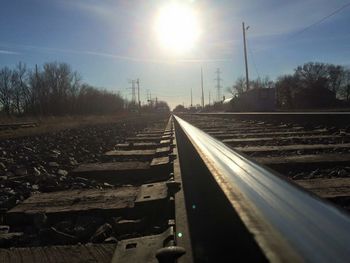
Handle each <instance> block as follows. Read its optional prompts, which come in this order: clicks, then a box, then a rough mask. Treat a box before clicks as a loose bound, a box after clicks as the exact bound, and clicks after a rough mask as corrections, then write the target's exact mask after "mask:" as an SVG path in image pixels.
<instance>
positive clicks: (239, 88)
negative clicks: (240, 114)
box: [227, 77, 246, 96]
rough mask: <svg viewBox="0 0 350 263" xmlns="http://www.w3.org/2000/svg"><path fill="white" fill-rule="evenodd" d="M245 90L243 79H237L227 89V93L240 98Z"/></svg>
mask: <svg viewBox="0 0 350 263" xmlns="http://www.w3.org/2000/svg"><path fill="white" fill-rule="evenodd" d="M245 89H246V85H245V78H243V77H239V78H238V79H237V80H236V82H235V84H233V85H232V87H230V88H227V92H229V93H231V94H232V96H240V95H241V94H242V93H243V92H244V91H245Z"/></svg>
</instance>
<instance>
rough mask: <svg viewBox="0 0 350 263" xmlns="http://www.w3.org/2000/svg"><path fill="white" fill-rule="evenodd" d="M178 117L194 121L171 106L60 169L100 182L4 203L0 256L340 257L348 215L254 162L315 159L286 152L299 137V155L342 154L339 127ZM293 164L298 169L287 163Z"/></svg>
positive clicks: (344, 254)
mask: <svg viewBox="0 0 350 263" xmlns="http://www.w3.org/2000/svg"><path fill="white" fill-rule="evenodd" d="M184 119H186V120H188V121H189V122H190V123H192V124H195V125H196V126H197V127H199V128H200V129H198V128H196V127H194V126H192V125H191V124H189V123H188V122H186V121H185V120H183V119H181V118H179V117H177V116H173V117H171V118H170V119H169V121H168V123H167V125H166V126H165V127H164V126H163V127H162V125H158V126H154V127H149V128H147V129H145V130H143V131H140V132H139V133H138V134H136V135H135V136H133V137H129V138H126V139H125V142H123V143H119V144H117V145H116V146H115V148H114V149H111V150H110V151H108V152H106V153H105V156H104V160H103V162H101V163H88V164H82V165H80V166H79V167H77V168H76V169H74V170H72V171H70V173H69V175H68V176H74V177H75V178H81V179H80V180H82V181H84V180H96V181H99V182H104V183H105V187H104V188H103V189H85V190H81V189H79V190H76V189H72V190H68V191H58V192H49V193H40V194H36V195H32V196H31V197H29V198H28V199H26V200H25V201H24V202H22V203H20V204H18V205H17V206H15V207H14V208H12V209H10V210H9V211H7V212H6V213H4V214H3V223H4V225H3V226H1V229H0V230H1V231H2V232H1V234H0V242H2V241H5V239H6V238H7V241H8V240H14V244H16V245H11V248H3V249H0V262H73V263H74V262H179V263H182V262H232V261H237V262H330V261H335V262H347V261H348V259H349V258H350V250H349V248H348V247H349V246H348V244H349V241H350V235H349V234H350V219H349V217H348V215H347V214H346V213H345V212H343V211H341V210H339V209H338V208H336V207H334V206H333V205H331V204H330V203H328V202H327V201H324V200H323V199H320V198H318V197H316V196H315V195H313V194H310V192H308V191H306V190H305V189H304V188H308V187H307V184H306V183H305V184H304V185H303V184H302V183H299V184H300V185H302V186H303V188H301V187H299V186H297V185H295V184H294V183H291V182H290V181H287V180H286V179H285V178H283V177H282V176H280V175H276V174H275V172H273V171H271V170H269V169H266V168H264V166H261V165H260V164H258V163H259V162H260V163H263V164H264V165H267V166H270V167H273V169H275V170H279V171H281V172H283V171H285V169H288V171H289V172H290V171H291V167H292V168H293V169H294V170H295V172H294V170H293V174H292V173H289V174H288V176H289V177H290V178H293V176H296V175H298V173H299V177H300V173H302V172H304V173H307V171H309V170H310V169H311V170H312V169H313V167H315V166H317V165H319V163H320V162H318V163H317V161H319V160H316V161H315V159H312V158H311V157H305V156H304V155H303V156H304V157H305V158H306V161H305V160H304V159H305V158H302V159H303V160H304V161H303V162H304V163H303V162H302V161H301V160H295V161H294V163H293V161H291V160H292V159H291V158H290V157H291V156H294V155H295V153H296V152H297V151H300V145H304V148H303V152H302V153H307V156H311V155H315V154H314V153H315V151H325V152H326V154H328V155H327V156H328V157H327V158H329V155H331V154H333V155H336V154H335V153H338V152H337V151H338V150H339V151H340V152H341V153H342V156H345V155H346V153H347V149H348V148H347V147H349V144H350V141H349V142H348V141H347V135H345V136H344V134H343V135H340V134H339V136H338V135H336V134H334V131H333V133H332V132H331V131H330V130H329V129H328V130H327V129H325V127H315V128H311V129H310V128H309V129H304V127H302V126H299V125H296V124H289V123H285V124H279V125H276V124H273V123H268V122H261V121H237V122H228V120H227V119H226V120H225V119H224V118H222V117H218V116H215V115H214V116H201V115H199V116H196V115H190V116H184ZM204 131H206V133H205V132H204ZM242 131H244V136H242ZM345 133H346V132H345ZM211 135H212V136H214V137H216V138H217V139H215V138H214V137H212V136H211ZM301 137H303V138H301ZM316 137H318V139H316ZM271 138H272V139H271ZM277 138H282V139H280V140H279V139H277ZM325 140H328V142H329V143H327V144H326V143H324V141H325ZM220 141H221V142H220ZM277 141H278V142H277ZM282 142H283V146H282ZM310 142H312V144H310ZM296 143H297V144H296ZM260 144H262V145H260ZM271 144H272V145H271ZM331 144H333V145H338V146H337V147H333V148H329V147H328V146H329V145H331ZM298 145H299V146H298ZM316 145H318V146H316ZM339 145H341V146H339ZM254 147H255V148H254ZM259 147H260V148H259ZM277 147H279V148H280V147H285V148H283V153H288V154H285V155H284V156H283V158H285V159H284V160H285V161H284V162H282V161H279V162H277V161H274V162H271V163H266V162H264V159H263V158H267V157H268V158H267V159H270V160H271V159H273V160H275V159H274V158H280V159H281V158H282V157H281V156H279V155H278V152H280V150H279V149H278V148H277ZM288 147H289V148H288ZM293 147H294V148H293ZM235 148H236V149H238V151H241V152H244V154H243V155H242V154H240V153H238V152H237V151H234V150H233V149H235ZM335 148H336V149H337V151H335V152H334V151H332V150H331V149H335ZM289 153H291V154H289ZM293 154H294V155H293ZM246 155H250V157H249V158H247V156H246ZM337 155H339V154H337ZM299 156H300V154H299ZM251 158H255V161H254V160H253V161H252V160H251ZM259 158H260V159H259ZM288 158H289V159H288ZM307 158H309V159H307ZM338 161H339V164H341V165H343V166H344V164H345V163H346V162H345V161H344V160H343V159H341V158H340V159H339V160H338ZM291 163H293V164H291ZM300 163H302V166H303V167H304V168H303V169H301V170H302V171H300V169H299V170H298V169H297V168H295V167H298V165H299V166H300ZM316 163H317V164H316ZM322 163H323V165H325V166H324V169H329V168H327V167H329V166H327V165H328V164H325V163H326V161H325V160H323V161H322ZM329 163H331V162H329ZM333 163H334V160H333ZM306 164H307V165H308V167H307V168H308V169H309V170H307V169H306V168H305V166H306ZM343 166H342V167H343ZM286 167H288V168H286ZM344 167H346V166H344ZM305 171H306V172H305ZM297 177H298V176H297ZM299 177H298V178H299ZM331 179H332V178H330V179H329V180H331ZM343 179H344V178H343ZM313 180H317V179H313ZM306 181H310V180H306ZM328 183H329V185H332V183H333V181H332V182H331V181H329V182H328ZM333 186H334V185H332V187H333ZM333 188H334V189H335V190H334V189H333ZM333 188H332V189H333V190H332V191H333V195H332V197H330V196H323V197H326V198H328V199H331V198H334V197H335V196H334V194H337V195H336V198H339V197H344V198H345V197H346V196H345V192H346V190H344V189H343V190H339V189H338V188H337V185H336V187H333ZM345 188H346V187H345ZM309 189H311V191H314V192H316V194H318V195H319V196H322V195H323V192H322V191H323V190H322V189H321V190H320V192H321V193H317V191H315V190H314V189H313V188H312V187H309ZM328 192H330V191H328ZM339 192H341V193H342V195H341V196H339ZM347 194H349V192H347ZM7 226H9V229H10V230H9V229H4V228H5V227H7ZM28 240H29V241H30V242H29V241H28ZM33 240H36V242H33ZM3 243H4V244H9V242H3ZM10 244H11V242H10ZM28 244H30V245H28ZM1 245H2V246H3V244H1ZM315 251H317V252H316V253H315Z"/></svg>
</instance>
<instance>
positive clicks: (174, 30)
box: [155, 3, 200, 53]
mask: <svg viewBox="0 0 350 263" xmlns="http://www.w3.org/2000/svg"><path fill="white" fill-rule="evenodd" d="M155 31H156V35H157V38H158V40H159V42H160V44H161V45H162V47H163V48H165V49H167V50H168V51H169V52H173V53H184V52H186V51H188V50H190V49H191V48H193V47H194V45H195V43H196V41H197V39H198V37H199V35H200V28H199V23H198V16H197V14H196V12H195V11H194V10H193V9H192V8H191V7H190V6H188V5H185V4H179V3H172V4H169V5H167V6H165V7H163V8H161V9H160V10H159V13H158V15H157V18H156V23H155Z"/></svg>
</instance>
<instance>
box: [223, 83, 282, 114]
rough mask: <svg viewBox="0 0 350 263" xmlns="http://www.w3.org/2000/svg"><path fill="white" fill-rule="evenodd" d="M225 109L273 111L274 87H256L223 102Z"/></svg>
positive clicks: (274, 103)
mask: <svg viewBox="0 0 350 263" xmlns="http://www.w3.org/2000/svg"><path fill="white" fill-rule="evenodd" d="M223 104H224V107H225V110H226V111H274V110H276V89H275V88H256V89H251V90H249V91H246V92H244V93H243V94H241V95H240V96H237V97H233V98H229V99H226V100H224V102H223Z"/></svg>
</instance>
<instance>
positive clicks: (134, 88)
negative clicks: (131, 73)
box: [129, 80, 136, 103]
mask: <svg viewBox="0 0 350 263" xmlns="http://www.w3.org/2000/svg"><path fill="white" fill-rule="evenodd" d="M129 83H131V102H132V103H136V87H135V83H136V81H135V80H131V81H130V80H129Z"/></svg>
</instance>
